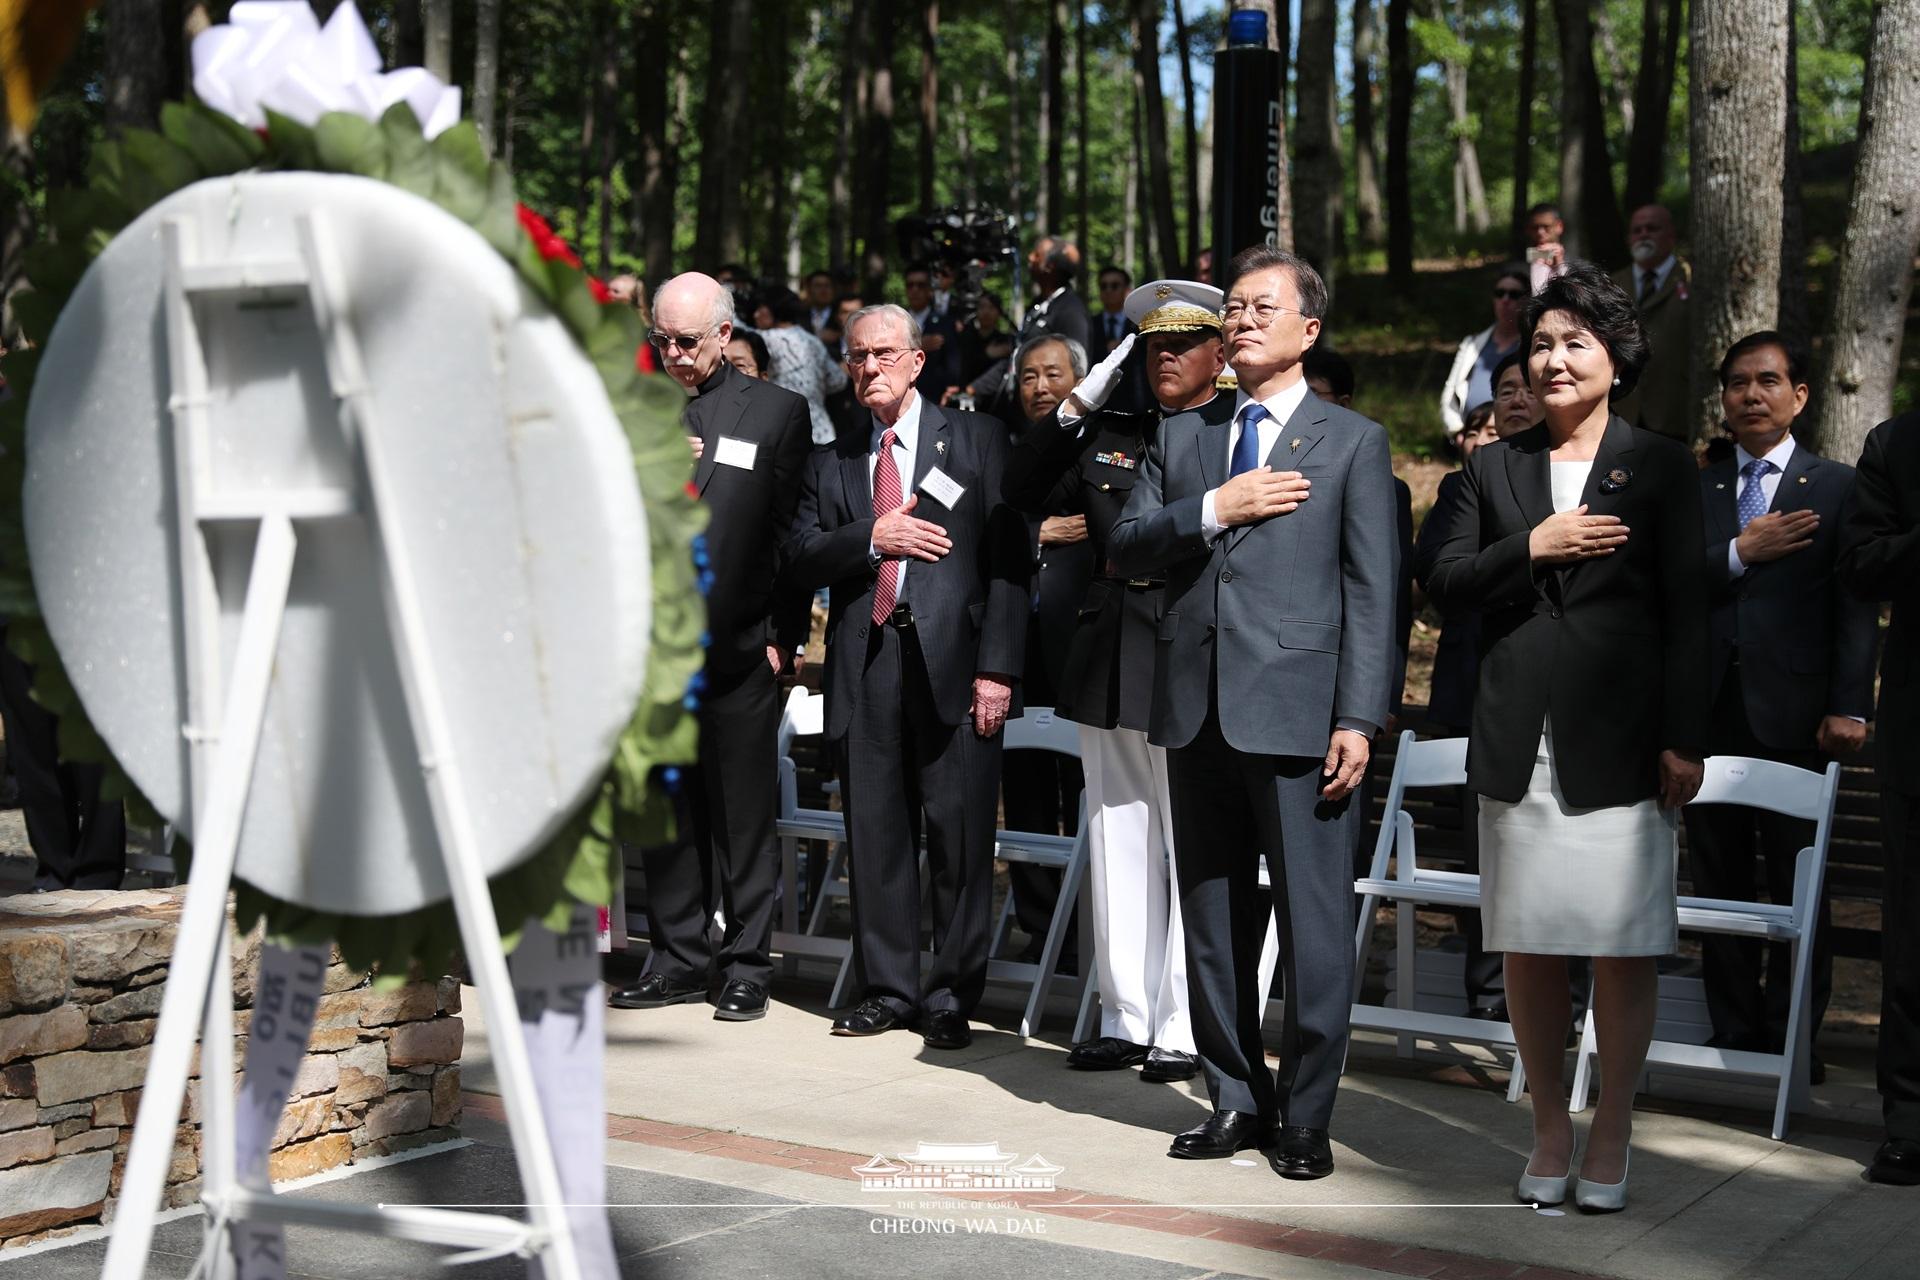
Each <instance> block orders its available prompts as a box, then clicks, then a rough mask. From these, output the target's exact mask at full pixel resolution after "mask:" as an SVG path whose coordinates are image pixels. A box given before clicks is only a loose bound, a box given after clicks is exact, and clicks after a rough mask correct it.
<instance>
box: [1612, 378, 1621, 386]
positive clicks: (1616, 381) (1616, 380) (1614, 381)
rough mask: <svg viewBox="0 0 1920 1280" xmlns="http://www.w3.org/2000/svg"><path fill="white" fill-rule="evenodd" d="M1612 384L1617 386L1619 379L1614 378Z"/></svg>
mask: <svg viewBox="0 0 1920 1280" xmlns="http://www.w3.org/2000/svg"><path fill="white" fill-rule="evenodd" d="M1613 385H1614V386H1616V387H1617V386H1619V385H1620V379H1618V378H1615V379H1614V380H1613Z"/></svg>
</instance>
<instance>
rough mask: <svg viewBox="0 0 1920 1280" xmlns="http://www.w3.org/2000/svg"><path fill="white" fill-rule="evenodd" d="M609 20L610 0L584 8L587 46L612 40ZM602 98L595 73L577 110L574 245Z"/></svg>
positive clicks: (580, 231) (580, 232) (582, 224)
mask: <svg viewBox="0 0 1920 1280" xmlns="http://www.w3.org/2000/svg"><path fill="white" fill-rule="evenodd" d="M613 22H614V19H613V0H593V4H592V5H591V6H590V7H589V8H588V10H587V41H586V46H587V48H589V49H592V50H596V51H598V50H600V49H604V48H606V46H607V45H608V44H610V43H612V41H613ZM603 98H604V95H603V94H602V93H601V91H600V77H599V76H598V75H597V74H595V75H593V76H591V77H590V78H589V79H588V80H587V86H586V92H585V93H583V94H582V95H581V100H582V102H583V104H584V105H583V106H582V108H581V112H580V154H579V156H578V157H577V158H576V160H575V165H574V184H573V227H572V229H571V230H570V231H569V232H568V234H569V235H570V236H571V237H572V238H573V242H574V244H575V245H576V246H578V245H579V243H580V242H581V240H582V239H583V238H584V237H585V234H586V229H587V202H588V200H589V199H590V198H591V197H592V194H593V174H594V169H595V167H596V166H595V163H594V160H595V157H596V156H597V155H598V154H599V150H600V134H601V132H602V131H603V130H604V128H605V125H604V124H603V123H602V119H603V117H602V111H603V110H604V106H603V101H602V100H603ZM705 188H706V184H705V182H704V181H703V182H702V183H701V190H702V191H703V192H704V191H705ZM702 212H705V210H704V209H703V210H702Z"/></svg>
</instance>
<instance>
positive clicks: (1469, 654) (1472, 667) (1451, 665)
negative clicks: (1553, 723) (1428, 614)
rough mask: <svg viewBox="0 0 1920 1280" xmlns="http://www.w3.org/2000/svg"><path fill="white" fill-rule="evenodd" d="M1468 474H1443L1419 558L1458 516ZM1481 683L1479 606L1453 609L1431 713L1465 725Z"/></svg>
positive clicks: (1441, 721) (1424, 524)
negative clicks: (1455, 513)
mask: <svg viewBox="0 0 1920 1280" xmlns="http://www.w3.org/2000/svg"><path fill="white" fill-rule="evenodd" d="M1466 481H1467V477H1466V473H1465V472H1462V471H1449V472H1447V474H1446V475H1444V476H1441V477H1440V491H1439V493H1437V494H1435V495H1434V499H1433V507H1432V508H1431V509H1430V510H1429V511H1428V512H1427V518H1426V519H1425V520H1423V521H1421V523H1420V540H1419V542H1418V543H1417V544H1416V546H1415V548H1414V553H1413V559H1414V563H1415V564H1416V565H1418V564H1424V563H1426V562H1428V560H1429V559H1430V558H1431V557H1432V555H1433V554H1434V548H1435V547H1436V546H1437V545H1438V544H1439V541H1440V534H1441V532H1442V531H1443V530H1445V529H1446V527H1447V524H1448V522H1449V521H1450V520H1451V519H1452V518H1453V515H1452V512H1453V508H1454V507H1455V506H1456V505H1458V504H1459V502H1460V489H1461V487H1462V486H1463V485H1465V484H1466ZM1479 683H1480V611H1479V610H1478V609H1448V610H1446V611H1445V614H1444V616H1443V618H1442V621H1441V624H1440V643H1439V645H1438V647H1437V648H1436V649H1435V650H1434V655H1433V692H1432V694H1431V695H1430V696H1429V698H1428V700H1427V716H1428V718H1429V719H1431V720H1432V721H1433V722H1434V723H1435V724H1438V725H1442V726H1444V727H1446V728H1448V729H1459V730H1464V729H1466V728H1467V726H1468V725H1470V724H1471V723H1473V693H1474V690H1475V689H1476V688H1477V687H1478V686H1479Z"/></svg>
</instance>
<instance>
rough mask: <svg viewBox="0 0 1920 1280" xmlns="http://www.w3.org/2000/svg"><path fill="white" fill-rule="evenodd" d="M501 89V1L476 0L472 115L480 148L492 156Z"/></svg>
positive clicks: (474, 9)
mask: <svg viewBox="0 0 1920 1280" xmlns="http://www.w3.org/2000/svg"><path fill="white" fill-rule="evenodd" d="M499 87H500V0H476V3H475V4H474V7H473V103H472V107H471V111H470V112H469V114H470V115H471V116H472V117H473V127H474V128H475V129H477V130H479V131H480V145H481V146H482V147H485V148H486V150H487V154H488V155H492V154H493V111H494V99H495V98H496V97H497V96H498V93H499Z"/></svg>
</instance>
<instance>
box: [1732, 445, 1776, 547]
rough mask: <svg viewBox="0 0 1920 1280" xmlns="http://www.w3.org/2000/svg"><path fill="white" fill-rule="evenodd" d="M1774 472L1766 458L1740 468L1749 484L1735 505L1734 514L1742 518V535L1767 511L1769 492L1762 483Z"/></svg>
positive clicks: (1742, 489)
mask: <svg viewBox="0 0 1920 1280" xmlns="http://www.w3.org/2000/svg"><path fill="white" fill-rule="evenodd" d="M1772 472H1773V463H1771V462H1769V461H1767V460H1766V459H1765V458H1755V459H1753V461H1751V462H1749V463H1747V465H1746V466H1744V467H1742V468H1740V474H1741V475H1742V476H1743V477H1745V479H1746V482H1747V483H1746V485H1745V486H1744V487H1742V488H1741V490H1740V501H1739V502H1738V503H1737V504H1736V505H1735V508H1734V514H1735V515H1737V516H1739V518H1740V531H1741V532H1742V533H1744V532H1746V528H1747V526H1748V525H1749V524H1751V523H1752V522H1753V520H1754V518H1755V517H1756V516H1758V515H1760V513H1761V512H1763V511H1765V510H1766V509H1767V490H1766V487H1765V486H1764V485H1763V484H1761V481H1762V480H1765V479H1766V478H1767V476H1768V475H1770V474H1772Z"/></svg>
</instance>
